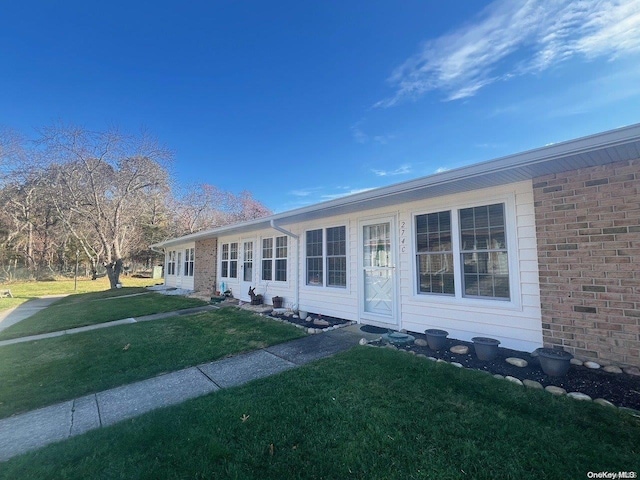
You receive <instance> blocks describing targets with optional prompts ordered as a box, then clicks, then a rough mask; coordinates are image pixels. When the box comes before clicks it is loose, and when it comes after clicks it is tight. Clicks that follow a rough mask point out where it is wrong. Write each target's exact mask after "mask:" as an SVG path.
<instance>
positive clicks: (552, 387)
mask: <svg viewBox="0 0 640 480" xmlns="http://www.w3.org/2000/svg"><path fill="white" fill-rule="evenodd" d="M544 389H545V390H546V391H547V392H549V393H550V394H552V395H566V394H567V391H566V390H565V389H564V388H562V387H556V386H555V385H548V386H546V387H544Z"/></svg>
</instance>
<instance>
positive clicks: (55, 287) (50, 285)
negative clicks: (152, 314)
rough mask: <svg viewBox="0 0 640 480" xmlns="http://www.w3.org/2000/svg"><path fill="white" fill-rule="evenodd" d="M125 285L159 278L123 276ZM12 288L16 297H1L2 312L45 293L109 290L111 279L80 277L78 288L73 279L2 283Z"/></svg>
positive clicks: (150, 282) (141, 284)
mask: <svg viewBox="0 0 640 480" xmlns="http://www.w3.org/2000/svg"><path fill="white" fill-rule="evenodd" d="M121 281H122V284H123V286H125V287H146V286H149V285H154V284H155V283H157V282H159V280H153V279H151V278H133V277H122V278H121ZM4 289H10V290H11V294H12V295H13V297H14V298H0V312H2V311H4V310H8V309H9V308H13V307H17V306H18V305H21V304H23V303H24V302H26V301H27V300H31V299H33V298H38V297H41V296H43V295H65V294H66V295H72V294H74V293H88V292H98V291H103V290H109V279H108V278H107V277H101V278H98V279H97V280H89V279H87V278H79V279H78V288H77V290H74V281H73V280H56V281H54V282H35V281H33V282H11V283H2V284H0V290H4Z"/></svg>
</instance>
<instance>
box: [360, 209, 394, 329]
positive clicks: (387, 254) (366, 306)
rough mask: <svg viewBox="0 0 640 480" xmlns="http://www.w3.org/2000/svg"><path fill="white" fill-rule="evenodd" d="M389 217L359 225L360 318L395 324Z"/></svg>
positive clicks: (391, 237)
mask: <svg viewBox="0 0 640 480" xmlns="http://www.w3.org/2000/svg"><path fill="white" fill-rule="evenodd" d="M393 228H394V222H393V219H392V218H388V219H381V220H375V221H370V222H366V223H362V224H361V235H362V237H361V238H362V258H361V278H362V289H361V292H362V301H361V312H360V315H361V318H362V320H364V321H368V322H371V323H381V324H385V325H390V326H396V325H397V324H398V320H397V315H396V271H395V266H396V260H395V242H394V231H393Z"/></svg>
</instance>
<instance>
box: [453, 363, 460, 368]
mask: <svg viewBox="0 0 640 480" xmlns="http://www.w3.org/2000/svg"><path fill="white" fill-rule="evenodd" d="M451 365H453V366H454V367H458V368H462V364H461V363H458V362H451Z"/></svg>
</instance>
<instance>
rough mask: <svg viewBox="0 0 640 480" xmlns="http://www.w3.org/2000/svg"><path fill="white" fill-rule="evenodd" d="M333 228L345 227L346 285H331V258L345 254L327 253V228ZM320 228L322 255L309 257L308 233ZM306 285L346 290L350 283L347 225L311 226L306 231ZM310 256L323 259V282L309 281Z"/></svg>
mask: <svg viewBox="0 0 640 480" xmlns="http://www.w3.org/2000/svg"><path fill="white" fill-rule="evenodd" d="M333 228H343V229H344V249H345V253H344V259H345V283H344V285H329V259H330V258H334V257H343V255H331V256H329V255H328V254H327V250H328V249H327V230H329V229H333ZM317 230H320V231H321V233H322V255H321V256H313V257H309V256H308V252H307V234H308V233H309V232H315V231H317ZM303 239H304V285H305V286H306V287H309V288H313V289H315V288H335V289H339V290H346V289H347V286H348V283H349V261H348V259H349V238H348V228H347V226H346V225H344V224H342V225H332V226H328V227H319V228H309V229H307V230H305V231H304V237H303ZM309 258H318V259H321V264H322V282H319V283H310V282H309V272H308V263H307V260H308V259H309Z"/></svg>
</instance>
